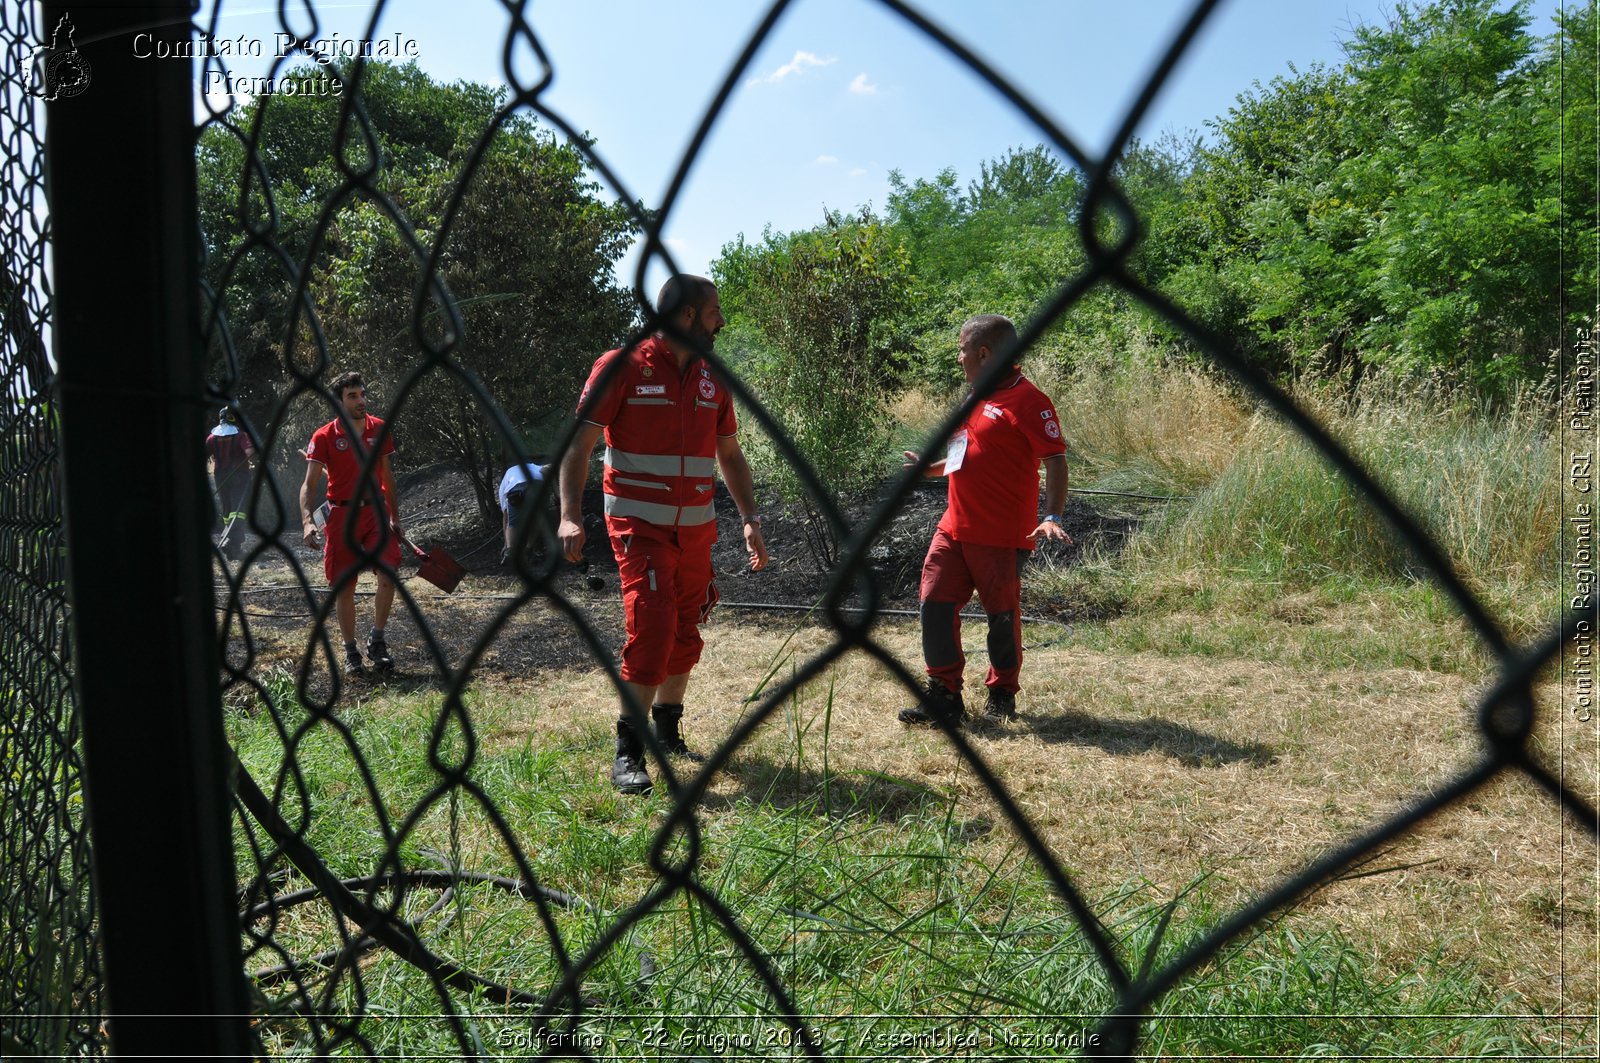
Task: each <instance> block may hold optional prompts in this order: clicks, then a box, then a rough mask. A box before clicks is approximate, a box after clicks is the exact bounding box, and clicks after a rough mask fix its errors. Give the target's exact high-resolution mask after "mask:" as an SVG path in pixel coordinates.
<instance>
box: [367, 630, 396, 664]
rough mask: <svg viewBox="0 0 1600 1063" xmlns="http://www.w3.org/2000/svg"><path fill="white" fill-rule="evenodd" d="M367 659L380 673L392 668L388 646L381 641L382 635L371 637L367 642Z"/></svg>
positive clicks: (392, 661) (391, 658) (392, 662)
mask: <svg viewBox="0 0 1600 1063" xmlns="http://www.w3.org/2000/svg"><path fill="white" fill-rule="evenodd" d="M367 659H368V660H370V661H371V662H372V667H374V668H376V669H377V670H378V671H380V672H387V671H390V670H392V669H393V668H394V658H393V657H390V656H389V644H388V643H387V642H385V641H383V636H382V635H373V636H372V638H370V639H368V640H367Z"/></svg>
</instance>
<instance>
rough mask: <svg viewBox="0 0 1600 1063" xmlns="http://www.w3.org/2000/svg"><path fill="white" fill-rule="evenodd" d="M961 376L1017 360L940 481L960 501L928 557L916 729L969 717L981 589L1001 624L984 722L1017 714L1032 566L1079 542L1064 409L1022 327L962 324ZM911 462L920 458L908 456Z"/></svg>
mask: <svg viewBox="0 0 1600 1063" xmlns="http://www.w3.org/2000/svg"><path fill="white" fill-rule="evenodd" d="M960 343H961V353H960V355H959V358H958V361H959V362H960V364H961V372H962V374H963V375H964V376H965V377H966V379H967V384H968V386H971V385H972V383H973V382H974V381H976V380H977V379H978V375H979V374H980V373H982V372H983V368H984V366H986V365H988V364H989V362H990V361H991V360H993V359H995V358H1000V359H1002V360H1003V361H1004V362H1005V364H1006V365H1007V366H1008V368H1007V370H1006V374H1005V375H1004V376H1003V377H1002V378H1001V380H1000V382H999V384H998V385H997V386H996V388H995V390H994V391H993V392H992V393H991V394H990V395H989V396H988V397H987V398H985V399H983V400H982V401H980V402H979V403H978V404H977V405H976V406H975V407H974V408H973V410H972V413H971V415H970V416H968V417H967V420H966V423H965V424H963V425H962V426H961V428H960V429H958V430H957V431H956V433H955V435H954V436H952V437H951V439H950V449H949V452H948V453H947V454H946V456H945V457H944V458H943V459H942V460H940V461H936V462H934V463H933V464H932V465H930V466H929V467H928V470H927V475H929V476H948V477H949V478H950V488H949V491H950V495H949V498H950V500H949V504H948V506H947V507H946V509H945V511H944V516H943V517H942V518H941V519H940V521H939V527H938V529H937V530H936V531H935V532H934V533H933V542H932V543H931V544H929V546H928V556H927V558H926V559H925V560H924V561H923V563H922V581H921V586H920V589H919V596H920V597H921V599H922V608H921V620H922V656H923V661H924V663H925V664H926V666H927V672H928V679H927V693H926V694H925V695H924V696H923V700H922V701H921V702H919V703H918V704H916V705H912V706H911V707H909V708H905V709H901V710H900V720H901V722H903V723H909V724H929V723H938V722H945V723H948V724H950V725H951V726H955V725H958V724H959V723H961V721H962V720H963V719H965V718H966V705H965V703H964V702H963V700H962V697H961V685H962V679H961V675H962V671H963V669H964V668H965V667H966V658H965V656H964V655H963V654H962V652H961V608H962V607H963V606H964V605H966V604H967V602H968V601H969V600H970V599H971V598H972V592H973V591H974V590H976V591H977V592H978V601H979V602H980V603H981V604H982V605H983V611H984V613H985V614H987V616H988V621H989V637H988V647H989V672H988V675H987V676H986V677H985V678H984V684H985V686H986V687H987V688H988V695H987V698H986V700H985V703H984V709H983V715H982V716H981V717H980V720H981V721H982V722H983V723H985V724H990V723H995V722H998V721H1000V720H1002V719H1009V718H1010V717H1013V716H1015V715H1016V711H1017V690H1018V683H1017V677H1018V676H1019V675H1020V674H1021V672H1022V615H1021V608H1022V566H1023V563H1024V562H1025V561H1027V559H1028V554H1029V553H1030V552H1031V551H1032V550H1033V546H1034V543H1036V542H1037V541H1038V540H1039V539H1040V538H1045V539H1055V540H1058V541H1060V542H1064V543H1071V542H1072V538H1071V536H1069V535H1067V532H1066V529H1064V528H1063V527H1062V526H1061V509H1062V506H1063V505H1065V504H1066V500H1067V453H1066V451H1067V445H1066V441H1065V440H1063V439H1062V437H1061V422H1060V420H1059V419H1058V418H1057V417H1056V410H1055V406H1054V405H1052V404H1051V402H1050V400H1049V398H1047V397H1046V396H1045V394H1044V392H1042V391H1040V390H1039V389H1038V388H1036V387H1034V386H1033V384H1032V383H1031V382H1030V381H1029V380H1028V379H1027V378H1026V377H1024V376H1023V375H1022V371H1021V370H1020V369H1018V368H1017V367H1016V362H1017V359H1018V358H1019V357H1020V352H1019V351H1018V350H1017V330H1016V326H1014V325H1013V324H1012V323H1011V321H1010V320H1009V319H1008V318H1004V317H1001V316H1000V315H999V314H981V315H979V316H977V317H973V318H970V319H968V321H967V322H966V324H964V325H962V326H961V339H960ZM905 457H906V464H907V465H913V464H915V463H916V461H917V455H916V454H915V453H913V452H912V451H909V450H908V451H906V452H905ZM1041 462H1042V463H1043V464H1044V499H1045V501H1044V515H1043V516H1042V517H1040V516H1039V515H1038V505H1039V465H1040V463H1041Z"/></svg>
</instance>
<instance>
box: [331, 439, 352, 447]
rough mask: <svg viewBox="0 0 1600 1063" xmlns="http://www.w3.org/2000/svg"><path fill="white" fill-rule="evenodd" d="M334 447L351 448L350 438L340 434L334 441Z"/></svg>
mask: <svg viewBox="0 0 1600 1063" xmlns="http://www.w3.org/2000/svg"><path fill="white" fill-rule="evenodd" d="M333 449H334V450H349V449H350V441H349V440H348V439H346V438H344V436H340V437H339V438H338V439H335V440H334V441H333Z"/></svg>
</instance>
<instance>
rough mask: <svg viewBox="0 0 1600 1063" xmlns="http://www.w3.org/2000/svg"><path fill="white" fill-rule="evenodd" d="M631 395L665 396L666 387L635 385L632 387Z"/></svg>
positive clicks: (662, 385)
mask: <svg viewBox="0 0 1600 1063" xmlns="http://www.w3.org/2000/svg"><path fill="white" fill-rule="evenodd" d="M633 393H634V394H635V395H665V394H666V393H667V385H665V384H635V385H634V386H633Z"/></svg>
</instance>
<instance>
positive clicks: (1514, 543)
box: [1141, 384, 1560, 588]
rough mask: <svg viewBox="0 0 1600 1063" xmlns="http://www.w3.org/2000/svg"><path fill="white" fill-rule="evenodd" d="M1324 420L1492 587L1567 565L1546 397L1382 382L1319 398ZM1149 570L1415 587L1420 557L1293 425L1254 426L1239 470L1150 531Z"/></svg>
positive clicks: (1309, 400)
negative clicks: (1483, 399) (1467, 397)
mask: <svg viewBox="0 0 1600 1063" xmlns="http://www.w3.org/2000/svg"><path fill="white" fill-rule="evenodd" d="M1300 401H1301V402H1302V403H1303V404H1304V405H1305V406H1306V407H1307V408H1309V409H1310V411H1311V412H1313V413H1314V414H1316V415H1317V418H1318V420H1319V421H1320V422H1321V423H1322V424H1323V425H1324V426H1325V427H1327V428H1328V429H1329V431H1330V432H1331V434H1332V435H1333V436H1334V437H1335V438H1336V439H1338V440H1340V442H1341V443H1342V444H1343V445H1344V446H1346V447H1347V448H1348V449H1349V450H1350V451H1351V452H1352V453H1353V454H1354V455H1355V457H1356V459H1357V460H1358V461H1359V462H1361V463H1362V465H1363V466H1364V467H1365V468H1366V469H1367V470H1368V471H1369V472H1370V473H1371V474H1372V475H1373V477H1374V479H1376V480H1377V481H1378V483H1380V484H1381V485H1383V486H1384V487H1385V489H1386V490H1388V491H1389V492H1391V493H1392V494H1393V496H1394V497H1395V498H1396V499H1397V500H1398V501H1399V503H1400V504H1401V506H1402V507H1404V508H1405V510H1406V511H1407V512H1408V513H1409V514H1410V515H1411V516H1412V518H1413V519H1414V520H1415V522H1416V523H1417V524H1418V526H1419V527H1421V528H1422V529H1423V530H1424V531H1425V532H1427V533H1428V534H1429V535H1430V536H1432V537H1433V539H1434V540H1435V541H1436V542H1437V543H1438V544H1439V546H1440V548H1441V549H1442V550H1443V551H1444V552H1445V553H1446V554H1447V555H1448V556H1449V557H1450V559H1451V560H1452V562H1453V563H1454V565H1455V566H1456V568H1457V570H1458V571H1459V572H1460V573H1461V574H1462V575H1463V576H1464V577H1466V578H1467V579H1468V580H1469V581H1471V582H1473V583H1475V584H1477V585H1479V586H1502V587H1504V586H1512V587H1530V588H1531V587H1535V586H1541V585H1542V581H1545V580H1548V579H1549V578H1550V575H1551V573H1553V571H1554V568H1555V559H1556V547H1557V538H1558V536H1559V533H1560V520H1559V509H1560V479H1559V477H1558V476H1557V474H1556V473H1557V470H1556V466H1557V463H1558V456H1557V451H1556V439H1555V436H1554V433H1553V421H1552V418H1551V414H1550V406H1549V404H1548V402H1547V401H1545V398H1544V397H1543V396H1542V395H1540V394H1538V393H1532V392H1530V393H1527V394H1524V395H1521V396H1518V397H1516V398H1514V399H1513V400H1512V401H1510V402H1509V403H1508V404H1506V405H1505V406H1504V407H1503V408H1501V409H1498V410H1494V411H1488V410H1483V409H1478V408H1471V407H1466V406H1462V405H1460V404H1458V403H1455V402H1453V401H1452V400H1451V398H1450V396H1448V395H1441V394H1438V393H1435V392H1430V391H1427V390H1415V389H1414V390H1405V389H1401V388H1398V387H1395V386H1393V385H1387V386H1386V385H1382V384H1380V385H1375V386H1373V387H1371V388H1369V389H1366V390H1364V391H1363V392H1362V394H1360V395H1359V396H1358V397H1357V398H1356V399H1355V400H1342V399H1334V398H1330V397H1328V396H1326V395H1324V394H1319V393H1308V394H1303V395H1302V396H1300ZM1141 554H1142V556H1143V557H1144V558H1145V560H1146V562H1147V563H1153V564H1158V565H1161V566H1172V565H1177V566H1180V567H1184V568H1187V567H1192V566H1194V565H1195V564H1199V565H1201V566H1203V567H1207V568H1217V569H1224V570H1228V571H1232V572H1237V573H1239V574H1242V575H1247V576H1250V577H1253V578H1257V579H1263V580H1268V581H1272V582H1285V583H1295V584H1307V583H1316V582H1320V581H1323V580H1326V579H1329V578H1332V577H1340V576H1353V577H1357V578H1379V579H1408V578H1413V577H1417V576H1420V575H1422V572H1421V569H1420V568H1419V566H1418V565H1417V563H1416V559H1415V558H1414V557H1412V556H1411V553H1410V551H1409V550H1408V548H1406V547H1405V546H1404V544H1402V543H1401V542H1400V541H1399V539H1398V538H1397V537H1396V536H1395V535H1394V534H1393V532H1392V531H1391V530H1390V528H1389V527H1388V524H1387V522H1385V521H1384V520H1383V519H1382V518H1381V517H1380V516H1379V515H1378V514H1377V511H1376V510H1375V509H1374V508H1373V507H1372V506H1371V504H1370V503H1369V502H1368V501H1367V500H1366V499H1365V498H1363V497H1361V495H1360V492H1358V491H1357V490H1356V489H1355V488H1354V487H1353V486H1351V485H1350V484H1349V483H1348V482H1346V481H1345V480H1344V478H1343V477H1341V476H1340V475H1339V474H1337V473H1336V472H1334V471H1333V469H1332V467H1331V466H1330V465H1329V464H1328V463H1327V462H1326V461H1325V460H1324V459H1323V458H1322V457H1321V455H1319V454H1318V453H1317V452H1316V451H1315V450H1313V449H1312V447H1311V446H1310V445H1309V444H1308V443H1306V442H1305V441H1304V440H1303V439H1301V438H1300V437H1299V435H1298V434H1297V433H1296V432H1294V431H1293V430H1292V429H1291V428H1289V427H1287V426H1285V425H1283V424H1282V423H1281V422H1279V421H1278V420H1277V419H1276V418H1275V417H1272V416H1270V415H1268V414H1264V413H1261V414H1257V415H1255V416H1254V417H1252V418H1251V420H1250V424H1249V429H1248V431H1247V432H1246V433H1245V434H1244V437H1243V439H1242V441H1241V443H1240V445H1239V447H1238V450H1237V452H1236V454H1235V455H1234V456H1233V459H1232V461H1231V462H1229V463H1228V465H1227V467H1226V468H1225V469H1224V470H1223V471H1222V473H1221V475H1219V476H1218V477H1217V478H1216V480H1215V481H1214V482H1213V483H1212V484H1211V485H1210V486H1209V487H1208V488H1206V489H1205V490H1204V491H1203V492H1202V493H1201V494H1200V495H1199V497H1198V498H1197V499H1196V500H1195V502H1194V504H1193V505H1192V506H1191V507H1188V508H1187V509H1185V510H1183V511H1182V512H1179V513H1175V514H1174V516H1173V518H1172V519H1171V520H1169V521H1167V522H1166V523H1165V525H1164V526H1163V527H1161V528H1160V529H1159V530H1158V531H1156V532H1154V533H1152V534H1149V535H1147V536H1146V537H1145V541H1144V543H1143V544H1142V550H1141Z"/></svg>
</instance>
